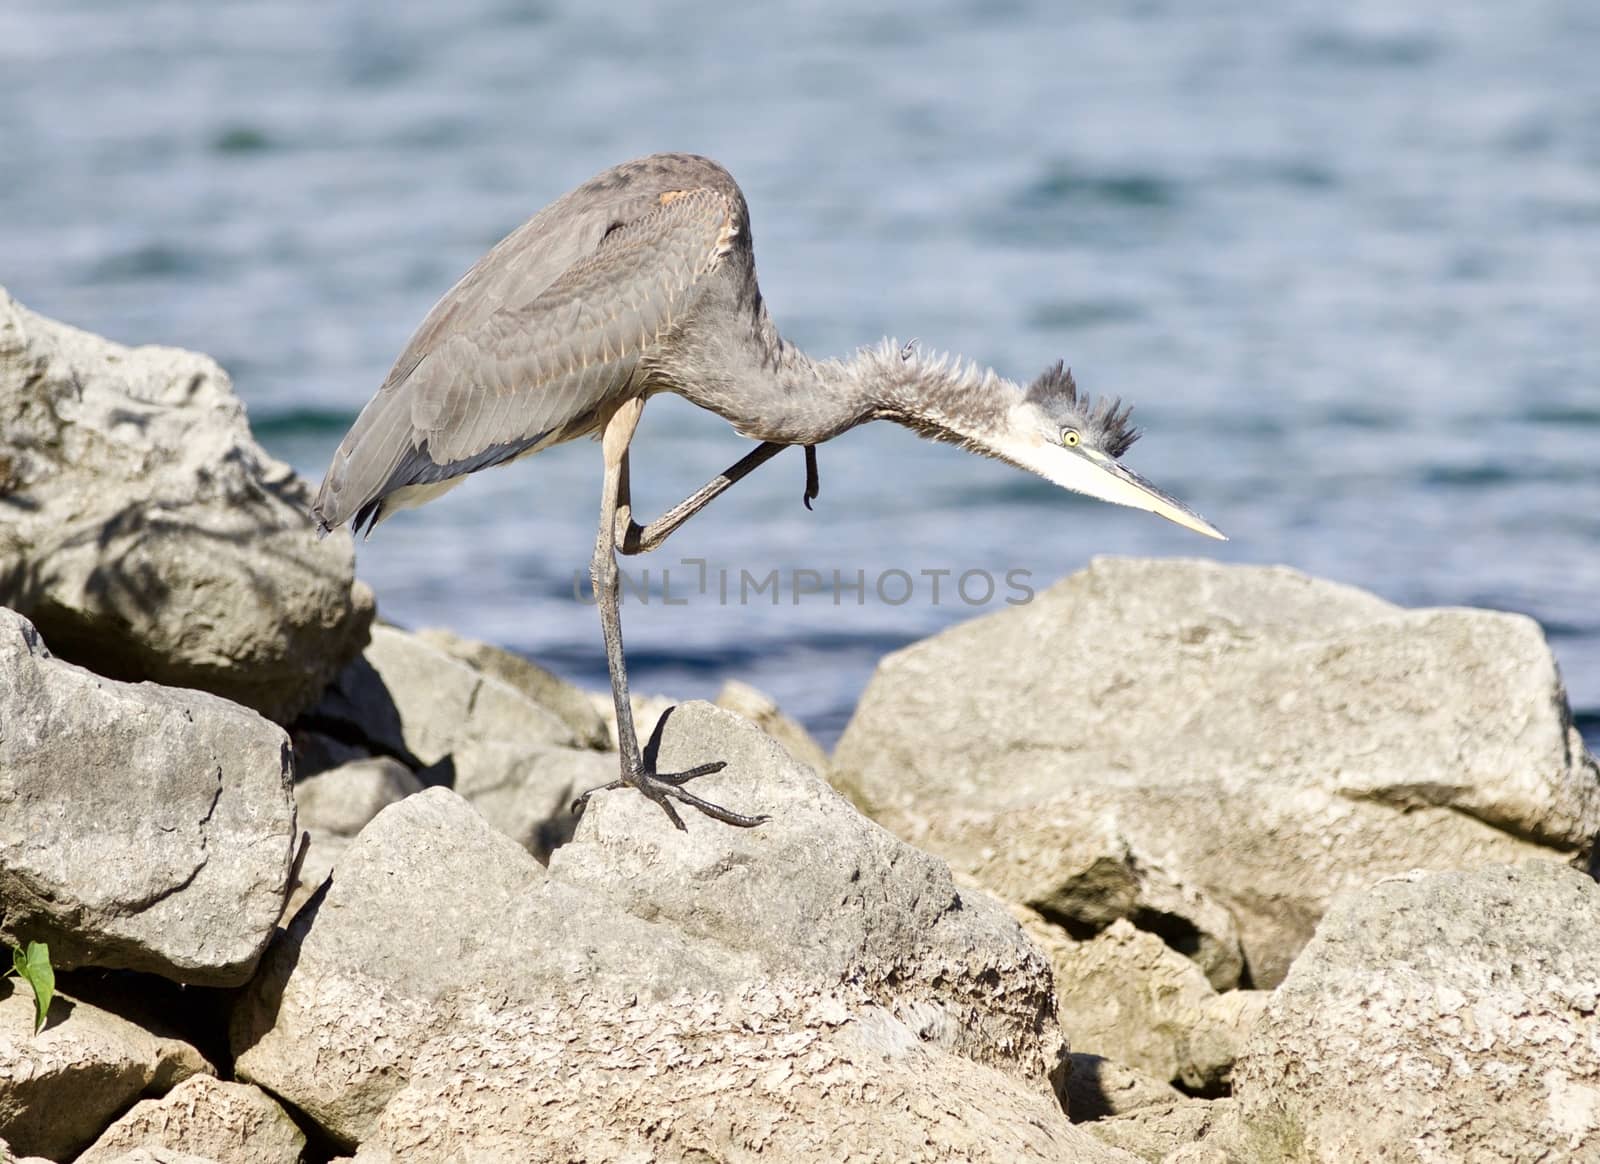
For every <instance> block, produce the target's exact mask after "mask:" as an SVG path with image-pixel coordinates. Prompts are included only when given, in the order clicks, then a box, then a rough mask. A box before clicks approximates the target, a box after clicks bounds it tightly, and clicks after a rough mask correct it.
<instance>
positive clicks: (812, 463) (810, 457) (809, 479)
mask: <svg viewBox="0 0 1600 1164" xmlns="http://www.w3.org/2000/svg"><path fill="white" fill-rule="evenodd" d="M821 488H822V485H821V482H820V480H819V479H818V477H817V446H816V445H807V446H806V492H805V496H804V497H802V498H801V499H800V500H802V501H804V502H805V503H806V508H807V509H810V508H811V503H812V502H813V501H815V500H816V499H817V493H818V492H819V491H820V490H821Z"/></svg>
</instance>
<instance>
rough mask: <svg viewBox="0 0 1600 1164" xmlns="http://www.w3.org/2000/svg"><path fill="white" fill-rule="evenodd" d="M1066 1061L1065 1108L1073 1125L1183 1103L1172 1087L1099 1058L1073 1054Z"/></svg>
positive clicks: (1181, 1097) (1131, 1069)
mask: <svg viewBox="0 0 1600 1164" xmlns="http://www.w3.org/2000/svg"><path fill="white" fill-rule="evenodd" d="M1070 1058H1071V1062H1070V1063H1069V1073H1068V1075H1067V1078H1066V1091H1067V1102H1066V1108H1067V1115H1068V1116H1070V1117H1071V1118H1072V1122H1073V1123H1075V1124H1083V1123H1090V1122H1092V1121H1094V1120H1102V1119H1106V1118H1108V1117H1110V1116H1115V1115H1126V1114H1127V1113H1128V1112H1130V1111H1138V1110H1139V1109H1140V1108H1141V1107H1153V1106H1157V1105H1163V1104H1169V1103H1178V1102H1181V1101H1182V1099H1183V1093H1182V1092H1180V1091H1179V1090H1178V1089H1177V1088H1175V1087H1173V1086H1172V1084H1170V1083H1166V1082H1164V1081H1162V1080H1160V1079H1157V1078H1156V1077H1155V1076H1153V1075H1146V1074H1145V1073H1144V1072H1143V1071H1140V1070H1138V1069H1137V1068H1134V1067H1125V1066H1123V1065H1122V1064H1121V1063H1118V1062H1116V1061H1114V1060H1112V1059H1107V1058H1106V1057H1105V1056H1103V1055H1089V1054H1083V1053H1080V1052H1078V1051H1074V1052H1073V1053H1072V1055H1071V1057H1070Z"/></svg>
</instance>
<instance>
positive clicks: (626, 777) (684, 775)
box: [572, 760, 767, 832]
mask: <svg viewBox="0 0 1600 1164" xmlns="http://www.w3.org/2000/svg"><path fill="white" fill-rule="evenodd" d="M727 766H728V765H727V762H726V761H723V760H717V761H715V762H714V763H710V764H699V765H696V766H695V767H693V768H690V769H688V770H686V771H683V772H655V771H652V770H651V769H650V768H649V767H648V766H645V767H641V768H640V769H639V770H637V771H633V772H629V771H628V770H627V769H624V770H623V774H622V776H621V777H620V778H618V779H616V780H613V781H612V782H611V783H610V784H603V785H601V786H600V787H599V788H591V789H590V790H589V791H588V792H585V793H584V794H583V795H582V796H580V797H578V799H576V800H574V801H573V802H572V811H573V812H574V813H579V814H581V813H582V812H583V810H584V806H585V805H587V804H588V802H589V797H591V796H593V795H594V794H595V793H596V792H610V791H611V790H612V789H615V788H636V789H638V790H639V791H640V792H641V793H643V794H644V796H645V798H646V799H648V800H653V801H654V802H655V803H657V804H659V805H660V806H661V811H662V812H664V813H666V814H667V819H668V820H670V821H671V822H672V826H673V827H674V828H676V829H678V830H679V831H680V832H687V831H688V830H687V829H685V828H684V824H683V818H682V817H680V816H679V815H678V810H677V809H676V808H674V807H673V805H672V802H673V801H674V800H676V801H677V802H678V803H679V804H687V805H688V806H689V807H690V808H696V809H699V810H700V811H701V812H703V813H705V814H706V815H707V816H709V817H710V818H711V819H712V820H720V821H721V822H722V823H723V824H730V825H734V826H735V827H737V828H741V829H749V828H754V827H755V826H756V825H758V824H761V823H762V822H764V821H765V820H767V817H766V816H764V815H763V816H746V815H745V814H744V813H742V812H734V811H733V810H732V809H728V808H723V807H722V806H721V805H720V804H712V803H711V802H710V801H709V800H707V799H705V798H704V797H703V796H696V795H695V794H694V793H692V792H690V791H689V790H688V789H687V788H685V787H684V785H685V784H687V783H688V782H689V781H691V780H693V779H694V778H695V777H696V776H709V775H711V774H712V773H713V772H720V771H722V770H723V769H724V768H726V767H727Z"/></svg>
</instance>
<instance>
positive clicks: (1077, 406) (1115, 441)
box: [1027, 360, 1139, 457]
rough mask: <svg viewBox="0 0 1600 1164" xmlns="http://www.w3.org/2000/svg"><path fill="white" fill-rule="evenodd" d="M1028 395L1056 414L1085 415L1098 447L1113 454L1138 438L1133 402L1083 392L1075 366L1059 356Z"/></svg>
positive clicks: (1117, 455) (1124, 449)
mask: <svg viewBox="0 0 1600 1164" xmlns="http://www.w3.org/2000/svg"><path fill="white" fill-rule="evenodd" d="M1027 395H1028V399H1029V400H1031V401H1033V402H1034V403H1035V404H1037V405H1039V406H1040V407H1041V408H1043V409H1045V410H1046V411H1047V412H1050V413H1051V414H1053V415H1059V414H1060V413H1062V412H1072V413H1075V414H1076V415H1078V416H1080V417H1082V418H1083V421H1084V424H1085V425H1086V426H1087V427H1089V428H1091V429H1093V430H1094V434H1095V437H1096V438H1097V439H1096V441H1095V444H1096V445H1097V447H1099V448H1100V449H1101V450H1103V451H1104V452H1106V453H1109V454H1110V455H1111V456H1113V457H1121V456H1122V454H1123V453H1125V452H1127V451H1128V449H1129V448H1130V447H1131V446H1132V444H1133V442H1134V441H1136V440H1138V439H1139V430H1138V429H1136V428H1134V427H1133V425H1132V423H1131V419H1132V416H1133V405H1131V404H1123V403H1122V400H1121V399H1120V398H1119V397H1116V396H1102V397H1100V398H1099V399H1098V400H1097V399H1095V398H1094V397H1092V396H1090V395H1089V394H1088V393H1087V392H1085V393H1082V394H1080V393H1079V392H1078V385H1077V382H1076V381H1075V380H1073V378H1072V369H1071V368H1068V367H1067V366H1066V364H1065V362H1064V361H1061V360H1057V361H1056V362H1055V363H1054V364H1053V365H1051V366H1050V367H1048V368H1046V369H1045V370H1044V371H1043V372H1041V373H1039V377H1038V379H1036V380H1035V381H1034V382H1033V383H1032V384H1029V385H1028V393H1027Z"/></svg>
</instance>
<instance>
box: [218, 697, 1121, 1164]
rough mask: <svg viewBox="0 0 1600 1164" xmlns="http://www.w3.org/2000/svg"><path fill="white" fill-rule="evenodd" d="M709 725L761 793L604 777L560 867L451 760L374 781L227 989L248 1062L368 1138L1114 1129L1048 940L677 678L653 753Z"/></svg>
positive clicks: (244, 1066)
mask: <svg viewBox="0 0 1600 1164" xmlns="http://www.w3.org/2000/svg"><path fill="white" fill-rule="evenodd" d="M709 755H715V756H716V757H717V758H719V759H724V760H727V761H728V762H729V767H728V769H727V770H726V771H725V772H723V773H721V774H718V775H716V776H712V777H706V778H703V779H702V780H701V781H698V782H697V790H698V791H699V792H700V793H701V794H702V795H705V796H708V797H711V798H713V799H716V800H718V801H720V802H722V803H726V804H729V805H731V806H733V807H736V808H739V809H743V810H746V811H756V812H767V813H771V814H772V819H771V820H770V821H768V822H767V823H766V824H764V825H762V826H761V827H759V828H756V829H751V830H740V829H732V828H729V827H728V826H725V825H722V824H720V823H718V822H715V821H712V820H709V819H707V818H704V817H702V816H700V815H698V814H695V813H692V812H690V813H688V815H687V816H686V818H685V823H686V824H687V826H688V831H687V832H686V833H679V832H676V831H674V830H673V829H672V828H671V826H670V824H669V823H668V821H667V820H666V818H665V816H664V815H663V814H662V813H661V811H660V810H659V809H658V808H657V807H656V806H655V805H652V804H650V803H648V802H646V801H645V800H644V799H643V798H641V797H639V796H638V795H637V794H636V793H633V792H631V791H628V790H624V791H619V792H611V793H605V794H601V795H600V796H597V797H596V798H595V799H594V800H593V801H592V802H591V804H590V807H589V810H588V812H587V814H586V815H585V817H584V819H583V821H582V823H581V825H580V827H579V830H578V833H577V835H576V837H575V838H574V839H573V841H572V842H571V843H569V844H567V845H565V846H563V847H562V848H561V849H559V850H558V851H557V852H556V854H555V855H554V857H553V858H552V860H551V863H550V867H549V869H548V870H546V869H544V868H542V867H541V866H540V865H539V864H538V863H537V862H535V861H533V860H532V859H531V858H530V857H529V856H528V855H527V854H526V853H525V852H523V851H522V850H521V849H520V848H518V847H517V846H516V845H515V844H513V843H512V842H511V841H509V840H507V839H506V838H504V837H502V836H500V835H499V834H497V833H495V832H494V831H492V830H491V829H490V828H489V827H488V826H487V825H486V824H485V823H484V821H483V820H482V818H481V817H480V816H478V815H477V814H476V813H475V812H473V811H472V809H471V808H470V806H468V805H466V804H464V803H463V802H462V801H461V800H460V799H459V798H457V797H455V796H454V795H453V794H451V793H449V792H446V791H444V790H442V789H432V790H429V791H427V792H424V793H423V794H421V795H419V796H413V797H409V798H407V799H406V800H404V801H402V802H400V803H399V804H397V805H394V806H392V807H390V808H388V809H386V810H384V812H383V813H381V814H380V815H379V816H378V818H377V819H376V820H374V821H373V822H372V823H371V824H370V825H368V826H367V827H366V829H364V830H363V831H362V833H361V834H360V836H359V837H358V838H357V839H356V841H355V842H354V843H353V844H352V845H351V847H350V849H349V851H348V852H347V853H346V854H345V856H344V857H343V859H342V860H341V862H340V865H339V870H338V874H337V876H335V878H334V880H333V882H332V884H331V885H330V886H329V887H328V889H327V891H326V895H325V896H324V897H323V898H322V899H321V900H319V901H316V902H314V903H313V904H312V905H311V906H310V907H308V908H307V909H306V910H304V911H302V912H301V914H300V915H299V917H297V918H296V920H295V922H294V923H293V925H292V926H291V927H290V929H289V930H288V931H287V933H286V934H285V935H284V937H283V938H282V939H281V940H280V941H279V943H277V944H276V945H275V946H274V948H273V952H272V953H271V954H270V955H269V957H268V958H267V960H266V961H265V963H264V964H263V969H262V973H261V974H260V975H259V976H258V977H257V979H256V981H255V983H254V984H253V985H252V987H251V989H250V990H249V991H248V992H247V994H246V996H245V997H244V998H243V999H242V1000H241V1002H240V1005H239V1009H238V1011H237V1012H236V1015H235V1027H234V1048H235V1051H236V1052H237V1056H238V1057H237V1071H238V1074H239V1076H240V1077H241V1078H245V1079H250V1080H253V1081H255V1082H257V1083H259V1084H260V1085H262V1086H263V1087H266V1088H269V1089H270V1090H272V1091H273V1092H275V1093H276V1094H279V1095H281V1096H283V1097H284V1098H285V1099H287V1100H289V1101H290V1102H292V1103H294V1104H295V1106H296V1107H298V1108H299V1109H300V1110H302V1111H304V1112H306V1113H307V1114H308V1115H310V1116H311V1118H313V1119H315V1120H316V1121H317V1122H318V1123H319V1124H320V1125H321V1126H322V1127H324V1128H325V1129H327V1130H328V1132H329V1133H330V1134H331V1135H332V1136H333V1137H335V1138H336V1139H337V1140H339V1141H342V1142H344V1143H347V1144H354V1143H357V1142H359V1143H360V1145H361V1147H360V1154H359V1156H358V1159H361V1160H385V1159H395V1160H405V1159H448V1158H452V1156H453V1155H455V1154H458V1153H459V1154H462V1155H466V1154H471V1153H477V1156H476V1157H475V1158H484V1159H490V1158H515V1159H528V1160H545V1159H553V1158H561V1159H568V1158H587V1159H621V1158H633V1157H639V1158H648V1157H652V1156H654V1157H659V1158H682V1157H683V1156H685V1155H690V1154H693V1153H695V1152H697V1151H704V1152H705V1153H706V1154H707V1155H708V1156H709V1157H711V1158H728V1157H730V1156H733V1157H739V1156H743V1155H746V1154H749V1153H752V1152H754V1151H757V1150H760V1151H761V1152H762V1153H763V1155H770V1156H772V1157H773V1158H778V1159H813V1158H814V1159H837V1158H844V1157H845V1156H847V1155H849V1154H851V1153H853V1152H865V1151H868V1150H869V1149H870V1150H873V1151H876V1152H878V1153H879V1154H880V1155H882V1156H883V1157H885V1158H896V1157H906V1156H910V1155H928V1154H929V1153H930V1151H931V1152H933V1153H934V1154H945V1155H949V1154H961V1153H970V1155H971V1157H972V1158H974V1159H1020V1160H1028V1159H1063V1158H1068V1159H1082V1160H1093V1159H1107V1160H1109V1159H1112V1158H1116V1159H1124V1157H1121V1156H1115V1155H1114V1154H1113V1155H1104V1154H1103V1155H1099V1156H1097V1155H1096V1153H1097V1152H1109V1150H1102V1149H1101V1148H1100V1147H1099V1145H1098V1144H1097V1143H1096V1142H1094V1141H1093V1140H1092V1139H1090V1138H1088V1137H1086V1136H1085V1135H1084V1134H1083V1133H1080V1132H1077V1131H1076V1130H1075V1129H1073V1128H1072V1127H1071V1126H1070V1124H1068V1123H1067V1121H1066V1120H1065V1117H1064V1116H1063V1115H1062V1113H1061V1111H1060V1109H1059V1107H1058V1105H1057V1104H1056V1103H1055V1101H1054V1099H1053V1096H1052V1094H1051V1090H1050V1083H1049V1081H1048V1075H1049V1073H1050V1072H1051V1071H1052V1070H1053V1069H1055V1068H1056V1066H1057V1065H1058V1062H1059V1056H1060V1051H1061V1048H1060V1040H1059V1034H1058V1033H1057V1031H1056V1028H1055V1025H1054V1021H1053V1018H1052V1016H1051V1013H1050V1011H1051V998H1050V979H1049V970H1048V967H1047V966H1046V965H1045V963H1044V961H1043V959H1042V958H1041V957H1040V956H1039V955H1038V954H1037V952H1036V951H1034V950H1033V948H1032V947H1031V945H1030V944H1029V943H1028V942H1027V941H1026V939H1025V938H1024V937H1023V935H1022V933H1021V931H1020V930H1019V929H1018V928H1017V926H1016V925H1015V924H1014V923H1013V922H1012V921H1011V920H1010V919H1009V918H1007V917H1006V916H1005V914H1004V912H1003V910H1001V909H1000V908H999V907H998V906H997V905H995V904H993V903H991V902H990V901H988V900H987V899H985V898H984V897H983V896H982V895H974V896H973V897H971V898H970V899H968V898H967V897H965V896H963V895H962V894H961V893H960V892H959V891H958V890H957V889H956V887H955V886H954V885H953V884H952V882H951V881H950V877H949V872H948V870H947V869H946V868H945V867H944V866H943V865H942V864H941V863H940V862H938V861H936V860H935V859H933V858H930V857H927V856H926V855H924V854H921V853H918V852H916V851H915V850H912V849H910V848H908V847H906V846H905V845H903V844H901V843H900V842H898V841H896V840H895V839H894V838H893V837H891V836H889V835H888V834H887V833H885V832H884V831H883V830H881V829H879V828H877V827H876V826H874V825H872V824H870V823H869V822H867V821H865V820H864V819H862V818H861V817H860V816H859V815H858V814H856V813H855V812H854V811H853V810H852V809H851V808H850V807H849V806H848V805H847V804H846V803H845V802H844V801H843V800H842V799H841V798H840V797H838V796H837V795H836V794H835V793H833V792H832V791H831V790H830V789H828V788H827V786H826V785H824V784H823V783H822V782H821V781H820V780H819V779H817V778H816V777H815V776H814V775H813V774H812V773H811V772H809V771H808V770H807V769H805V768H803V767H802V766H800V765H798V764H796V763H794V762H793V761H792V760H791V759H790V758H789V757H788V756H787V754H786V753H784V752H783V751H782V750H781V749H780V748H779V747H778V746H777V745H776V744H775V743H773V742H772V741H771V740H770V739H769V738H767V737H766V736H764V735H763V734H762V733H760V732H759V731H757V730H756V729H754V728H753V727H751V726H750V725H748V724H747V723H745V722H744V721H743V720H741V719H739V718H737V717H735V716H732V715H729V714H727V713H723V712H720V711H717V710H716V709H713V708H710V707H708V706H706V705H704V704H690V705H686V706H684V707H683V708H681V709H680V710H679V711H678V712H676V713H675V714H674V715H673V716H672V717H671V718H670V719H669V721H668V723H667V724H666V725H665V727H664V731H663V739H662V745H661V754H660V759H661V762H662V764H663V766H664V767H667V768H672V767H683V766H688V765H690V764H692V763H693V762H697V761H699V760H703V759H704V758H705V757H706V756H709ZM464 886H465V887H470V888H468V889H466V890H464V889H463V887H464ZM497 1153H498V1156H497Z"/></svg>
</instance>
